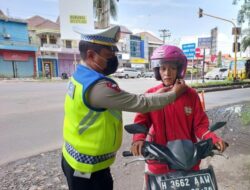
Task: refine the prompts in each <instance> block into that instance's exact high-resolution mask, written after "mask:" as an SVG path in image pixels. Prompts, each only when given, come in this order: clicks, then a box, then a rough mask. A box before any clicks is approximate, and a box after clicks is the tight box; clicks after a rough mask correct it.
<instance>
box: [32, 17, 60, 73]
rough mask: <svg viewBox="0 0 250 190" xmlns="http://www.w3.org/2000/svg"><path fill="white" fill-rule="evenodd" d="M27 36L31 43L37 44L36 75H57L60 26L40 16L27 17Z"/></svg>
mask: <svg viewBox="0 0 250 190" xmlns="http://www.w3.org/2000/svg"><path fill="white" fill-rule="evenodd" d="M27 22H28V27H29V36H30V41H31V42H32V43H35V44H37V46H38V47H39V50H38V52H37V62H38V64H37V77H47V78H52V77H57V76H58V58H57V53H58V52H60V28H59V25H58V24H57V23H55V22H52V21H50V20H48V19H45V18H43V17H40V16H33V17H31V18H29V19H27Z"/></svg>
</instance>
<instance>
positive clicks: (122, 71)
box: [113, 67, 141, 79]
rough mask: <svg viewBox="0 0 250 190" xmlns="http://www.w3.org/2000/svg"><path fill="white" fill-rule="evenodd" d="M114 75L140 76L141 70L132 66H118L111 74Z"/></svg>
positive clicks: (120, 76) (123, 76) (124, 76)
mask: <svg viewBox="0 0 250 190" xmlns="http://www.w3.org/2000/svg"><path fill="white" fill-rule="evenodd" d="M113 76H114V77H118V78H125V79H128V78H140V77H141V72H140V71H137V70H136V69H134V68H125V67H123V68H118V69H117V71H116V72H115V73H114V74H113Z"/></svg>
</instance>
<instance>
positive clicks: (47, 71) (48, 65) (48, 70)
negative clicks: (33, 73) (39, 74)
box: [43, 62, 52, 79]
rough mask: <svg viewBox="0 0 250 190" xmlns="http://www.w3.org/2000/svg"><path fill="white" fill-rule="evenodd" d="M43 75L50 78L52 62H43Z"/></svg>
mask: <svg viewBox="0 0 250 190" xmlns="http://www.w3.org/2000/svg"><path fill="white" fill-rule="evenodd" d="M43 77H46V78H49V79H51V78H52V63H51V62H43Z"/></svg>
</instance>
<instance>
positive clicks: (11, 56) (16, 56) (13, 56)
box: [3, 52, 29, 61]
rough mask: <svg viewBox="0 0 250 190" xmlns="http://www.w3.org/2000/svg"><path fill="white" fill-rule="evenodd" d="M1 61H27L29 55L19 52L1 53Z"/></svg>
mask: <svg viewBox="0 0 250 190" xmlns="http://www.w3.org/2000/svg"><path fill="white" fill-rule="evenodd" d="M3 59H4V60H5V61H28V60H29V55H28V54H25V53H20V52H3Z"/></svg>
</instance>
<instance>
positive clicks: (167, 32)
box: [159, 29, 171, 44]
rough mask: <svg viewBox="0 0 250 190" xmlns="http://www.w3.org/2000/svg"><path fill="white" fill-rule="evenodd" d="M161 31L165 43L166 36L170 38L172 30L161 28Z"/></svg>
mask: <svg viewBox="0 0 250 190" xmlns="http://www.w3.org/2000/svg"><path fill="white" fill-rule="evenodd" d="M159 31H160V32H162V35H161V37H162V39H163V44H165V38H166V37H168V38H170V36H171V33H170V31H169V30H167V29H161V30H159Z"/></svg>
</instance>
